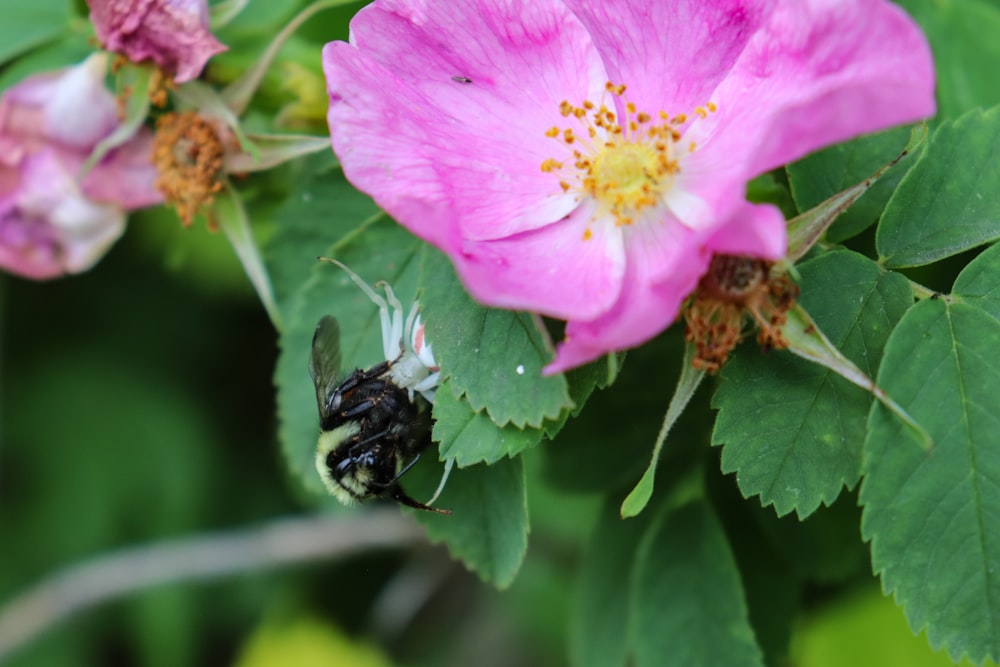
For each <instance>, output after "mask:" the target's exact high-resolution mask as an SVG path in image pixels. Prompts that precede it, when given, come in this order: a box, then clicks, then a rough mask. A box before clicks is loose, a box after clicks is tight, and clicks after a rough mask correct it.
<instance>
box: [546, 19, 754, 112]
mask: <svg viewBox="0 0 1000 667" xmlns="http://www.w3.org/2000/svg"><path fill="white" fill-rule="evenodd" d="M566 4H567V5H568V6H569V7H570V8H571V9H572V10H573V12H575V13H576V15H577V16H578V17H579V18H580V20H581V21H582V22H583V24H584V25H585V26H586V27H587V29H588V30H589V31H590V34H591V36H592V37H593V40H594V43H595V45H596V47H597V50H598V51H599V52H600V53H601V57H602V59H603V60H604V66H605V68H606V69H607V71H608V74H609V76H610V77H611V80H612V82H613V83H615V84H625V85H626V86H627V91H626V93H625V96H626V98H627V99H628V100H629V101H631V102H634V103H635V104H636V106H637V107H638V109H639V110H640V111H646V112H648V113H651V114H656V113H658V112H659V111H661V110H662V111H666V112H668V113H670V114H671V115H673V114H677V113H684V114H691V113H692V112H693V111H694V108H695V107H697V106H699V105H702V104H705V103H706V102H708V101H709V96H710V95H711V94H712V91H713V90H714V89H715V87H716V86H717V85H718V84H719V83H720V82H721V81H722V80H723V79H724V78H725V77H726V75H727V74H728V73H729V71H730V69H732V67H733V65H734V63H735V62H736V60H737V59H738V58H739V55H740V53H741V52H742V50H743V49H744V48H745V46H746V44H747V42H748V40H749V39H750V37H751V36H752V35H753V33H754V31H755V30H756V29H757V27H758V26H759V25H760V22H761V20H762V18H763V16H764V11H765V8H766V7H767V6H768V5H770V4H772V3H770V2H768V1H767V0H619V1H618V2H594V1H593V0H566Z"/></svg>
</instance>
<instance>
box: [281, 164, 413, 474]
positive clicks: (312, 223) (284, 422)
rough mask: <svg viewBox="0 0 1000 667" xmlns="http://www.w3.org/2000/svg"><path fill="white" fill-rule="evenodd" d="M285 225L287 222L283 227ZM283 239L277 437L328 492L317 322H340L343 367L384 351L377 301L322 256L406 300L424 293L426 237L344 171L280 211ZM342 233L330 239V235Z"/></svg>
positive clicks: (360, 364) (310, 182)
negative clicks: (318, 454)
mask: <svg viewBox="0 0 1000 667" xmlns="http://www.w3.org/2000/svg"><path fill="white" fill-rule="evenodd" d="M352 192H353V194H352ZM283 225H289V227H288V228H287V229H284V230H283V229H282V226H283ZM315 230H324V232H325V233H323V234H316V233H315ZM276 236H277V237H282V238H281V239H280V240H279V239H278V238H276V239H275V240H274V241H273V242H272V244H270V245H269V246H268V250H269V252H268V256H269V259H270V262H269V268H270V269H271V272H272V278H273V279H274V280H275V285H276V286H278V285H280V286H281V291H279V295H282V296H283V305H282V306H281V308H282V312H283V314H284V315H285V317H284V319H285V328H284V330H283V331H282V334H281V339H280V345H281V354H280V356H279V358H278V364H277V367H276V369H275V376H274V377H275V385H276V386H277V388H278V416H279V419H280V426H279V437H280V439H281V443H282V448H283V450H284V453H285V456H286V459H287V460H288V463H289V467H290V469H291V470H292V472H293V473H294V474H295V476H296V477H298V478H299V479H300V480H301V481H302V482H303V484H304V485H305V487H306V488H307V489H309V490H310V491H313V492H315V493H323V486H322V484H321V482H320V481H319V478H318V476H317V475H316V471H315V468H314V462H313V456H314V453H315V448H316V437H317V435H318V434H319V416H318V415H317V414H316V399H315V393H314V389H313V386H312V382H311V380H310V379H309V372H308V365H309V356H310V351H311V345H312V336H313V331H314V330H315V328H316V323H317V322H319V320H320V318H321V317H323V316H324V315H333V316H334V317H336V318H337V320H338V322H339V323H340V329H341V343H340V349H341V354H342V356H343V367H342V369H341V372H342V373H344V374H346V373H349V372H350V370H351V369H353V368H368V367H369V366H372V365H373V364H375V363H378V362H380V361H382V360H383V358H382V357H383V355H382V332H381V324H380V323H379V318H378V308H377V307H376V306H375V305H374V304H373V303H372V302H371V301H369V300H368V297H367V296H365V295H364V293H362V292H361V290H360V289H358V287H357V285H355V284H354V283H353V282H351V280H350V278H349V277H348V276H347V275H346V274H345V273H344V272H343V271H342V270H340V269H339V268H337V267H336V266H333V265H331V264H328V263H323V262H317V261H316V257H317V256H319V255H328V256H333V257H336V258H337V259H339V260H341V261H342V262H344V263H345V264H346V265H347V266H349V267H350V268H351V269H352V270H354V271H355V272H356V273H358V274H359V275H360V276H361V277H362V279H364V280H366V281H368V283H369V284H373V283H375V282H376V281H379V280H385V281H387V282H388V283H390V284H391V285H392V286H393V288H394V289H395V291H396V294H397V296H399V298H400V301H401V302H402V303H403V304H409V303H412V302H413V299H414V296H415V294H416V283H417V275H418V268H419V262H418V261H417V259H418V257H419V254H420V249H421V247H422V243H421V241H419V240H418V239H416V238H415V237H413V236H412V235H410V233H409V232H407V231H406V230H405V229H403V228H402V227H400V226H399V225H397V224H395V223H394V222H392V221H391V220H389V219H388V218H386V217H385V215H384V214H382V213H381V212H379V211H378V209H377V208H376V207H375V205H374V204H372V203H371V202H370V200H368V199H367V197H363V196H362V195H359V194H357V193H356V192H354V191H353V190H351V189H350V188H349V186H347V185H346V183H344V181H343V180H342V179H341V177H340V176H339V175H338V173H337V172H319V173H317V174H316V175H314V176H313V177H310V178H304V179H303V185H302V188H301V190H300V191H299V192H296V193H295V194H293V195H292V196H291V198H290V202H289V204H288V205H287V206H286V207H285V208H283V209H282V211H281V212H280V213H279V216H278V232H277V233H276ZM324 237H325V239H326V240H325V241H324ZM338 238H339V239H340V240H339V241H337V242H336V243H334V244H333V245H332V246H331V245H329V239H338ZM299 262H301V266H299V264H298V263H299ZM303 269H305V270H306V271H304V270H303ZM304 276H305V278H304V282H302V283H301V284H298V285H295V283H296V282H297V281H299V280H303V277H304Z"/></svg>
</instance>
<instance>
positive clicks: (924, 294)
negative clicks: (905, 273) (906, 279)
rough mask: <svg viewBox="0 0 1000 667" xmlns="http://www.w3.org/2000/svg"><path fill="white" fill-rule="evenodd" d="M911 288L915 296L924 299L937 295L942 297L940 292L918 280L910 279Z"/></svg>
mask: <svg viewBox="0 0 1000 667" xmlns="http://www.w3.org/2000/svg"><path fill="white" fill-rule="evenodd" d="M910 290H911V291H912V292H913V298H914V299H917V300H920V301H922V300H923V299H933V298H935V297H940V296H941V293H940V292H935V291H934V290H932V289H931V288H929V287H924V286H923V285H921V284H920V283H918V282H914V281H913V280H911V281H910Z"/></svg>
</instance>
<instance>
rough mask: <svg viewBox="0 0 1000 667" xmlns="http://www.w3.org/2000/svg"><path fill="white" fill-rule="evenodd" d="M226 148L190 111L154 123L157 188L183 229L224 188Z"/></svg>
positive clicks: (209, 126) (209, 128) (206, 123)
mask: <svg viewBox="0 0 1000 667" xmlns="http://www.w3.org/2000/svg"><path fill="white" fill-rule="evenodd" d="M224 154H225V146H224V145H223V143H222V139H221V138H220V137H219V134H218V132H217V131H216V129H215V128H214V127H213V126H212V124H211V123H210V122H209V121H207V120H206V119H204V118H202V117H201V116H199V115H198V114H196V113H195V112H193V111H185V112H183V113H174V112H171V113H167V114H164V115H162V116H160V118H159V119H158V120H157V122H156V135H155V138H154V140H153V164H154V165H155V166H156V169H157V172H158V174H159V175H158V178H157V179H156V188H157V189H158V190H159V191H160V192H162V193H163V196H164V198H165V199H166V202H167V204H169V205H171V206H173V207H174V208H175V209H176V210H177V214H178V215H179V216H180V218H181V221H182V222H183V223H184V225H185V226H187V225H190V224H191V222H192V221H193V220H194V217H195V215H196V214H197V213H198V212H199V211H201V210H202V209H203V208H206V207H208V206H210V205H211V204H212V202H213V201H214V200H215V195H216V194H218V193H219V192H220V191H221V190H222V187H223V184H222V176H223V174H222V167H223V156H224Z"/></svg>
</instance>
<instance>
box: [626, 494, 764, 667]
mask: <svg viewBox="0 0 1000 667" xmlns="http://www.w3.org/2000/svg"><path fill="white" fill-rule="evenodd" d="M632 584H633V590H632V612H633V619H634V620H633V622H634V628H633V630H634V632H633V635H632V641H633V642H634V645H635V665H636V667H647V666H649V667H671V666H673V665H676V666H677V667H717V666H718V665H726V666H727V667H743V666H747V667H757V666H762V665H763V659H762V656H761V651H760V648H759V647H758V646H757V642H756V640H755V639H754V633H753V629H752V628H751V627H750V621H749V619H748V612H747V604H746V599H745V597H744V594H743V585H742V583H741V581H740V575H739V571H738V570H737V568H736V561H735V560H734V558H733V555H732V553H731V552H730V550H729V545H728V544H727V542H726V536H725V533H724V532H723V530H722V527H721V526H720V525H719V522H718V519H716V517H715V515H714V514H713V513H712V511H711V509H710V508H709V507H708V505H707V504H705V503H703V502H695V503H692V504H689V505H686V506H684V507H681V508H679V509H674V510H671V511H669V512H667V513H665V514H662V515H661V516H660V517H659V518H658V519H657V520H656V521H655V522H654V524H653V525H652V526H651V528H650V531H649V534H647V536H646V538H645V539H644V540H643V545H642V546H641V547H640V551H639V554H638V557H637V563H636V567H635V576H634V579H633V582H632Z"/></svg>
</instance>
